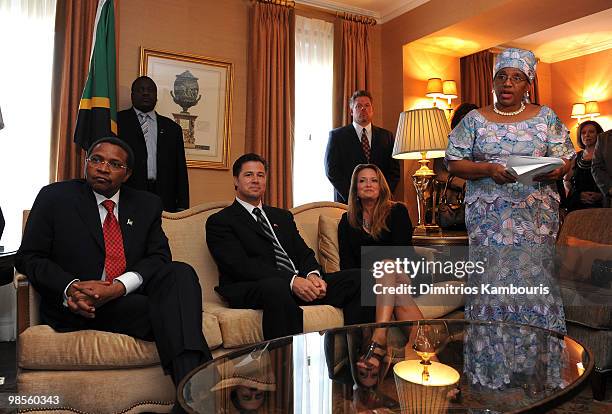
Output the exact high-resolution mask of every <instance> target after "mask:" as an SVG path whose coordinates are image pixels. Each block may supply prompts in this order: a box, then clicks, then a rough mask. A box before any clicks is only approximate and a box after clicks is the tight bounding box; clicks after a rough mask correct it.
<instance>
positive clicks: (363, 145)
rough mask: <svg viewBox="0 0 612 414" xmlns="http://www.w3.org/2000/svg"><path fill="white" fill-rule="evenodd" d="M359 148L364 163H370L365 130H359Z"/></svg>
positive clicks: (368, 145)
mask: <svg viewBox="0 0 612 414" xmlns="http://www.w3.org/2000/svg"><path fill="white" fill-rule="evenodd" d="M361 148H362V149H363V155H365V157H366V161H367V162H370V143H369V142H368V134H367V132H366V129H365V128H364V129H362V130H361Z"/></svg>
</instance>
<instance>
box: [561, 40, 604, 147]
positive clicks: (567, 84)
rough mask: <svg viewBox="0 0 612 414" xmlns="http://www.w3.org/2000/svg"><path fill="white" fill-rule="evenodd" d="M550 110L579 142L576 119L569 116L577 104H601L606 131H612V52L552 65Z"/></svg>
mask: <svg viewBox="0 0 612 414" xmlns="http://www.w3.org/2000/svg"><path fill="white" fill-rule="evenodd" d="M550 66H551V71H550V72H551V80H552V82H551V96H552V100H551V102H552V104H551V107H552V108H553V109H554V110H555V112H556V113H557V114H558V115H559V118H561V121H563V123H564V124H565V125H566V126H567V127H568V128H569V129H570V131H571V136H572V140H573V141H574V143H576V131H577V128H576V127H577V125H578V123H577V120H576V119H573V118H571V117H570V115H571V111H572V104H573V103H574V102H586V101H591V100H595V101H598V102H599V110H600V112H601V116H599V117H597V118H595V121H597V122H598V123H599V124H600V125H601V126H602V127H603V129H604V131H606V130H608V129H611V128H612V49H608V50H604V51H602V52H597V53H592V54H590V55H585V56H580V57H577V58H574V59H568V60H564V61H561V62H557V63H552V64H551V65H550Z"/></svg>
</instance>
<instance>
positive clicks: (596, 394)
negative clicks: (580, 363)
mask: <svg viewBox="0 0 612 414" xmlns="http://www.w3.org/2000/svg"><path fill="white" fill-rule="evenodd" d="M591 389H592V390H593V399H594V400H597V401H602V400H604V399H605V398H606V374H605V373H603V372H601V371H599V370H598V369H594V370H593V374H591Z"/></svg>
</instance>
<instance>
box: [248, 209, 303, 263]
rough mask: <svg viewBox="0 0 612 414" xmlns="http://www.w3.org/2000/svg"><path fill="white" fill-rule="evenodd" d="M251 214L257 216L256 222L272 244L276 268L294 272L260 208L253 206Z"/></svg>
mask: <svg viewBox="0 0 612 414" xmlns="http://www.w3.org/2000/svg"><path fill="white" fill-rule="evenodd" d="M253 214H255V215H256V216H257V222H258V223H259V225H260V226H261V229H262V230H263V231H264V233H266V236H268V238H269V239H270V241H271V242H272V245H273V246H274V258H275V259H276V267H277V268H278V269H282V270H287V271H289V272H291V273H295V269H294V268H293V264H292V263H291V260H290V259H289V256H287V253H285V251H284V250H283V248H282V247H281V245H280V243H279V242H278V240H276V237H274V232H273V231H272V228H270V225H269V224H268V221H267V220H266V219H265V217H264V216H263V214H262V212H261V210H260V209H259V208H257V207H255V208H254V209H253Z"/></svg>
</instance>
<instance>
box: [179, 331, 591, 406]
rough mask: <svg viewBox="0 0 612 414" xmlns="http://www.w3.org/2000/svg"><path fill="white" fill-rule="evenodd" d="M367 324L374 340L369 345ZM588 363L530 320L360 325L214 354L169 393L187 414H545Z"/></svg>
mask: <svg viewBox="0 0 612 414" xmlns="http://www.w3.org/2000/svg"><path fill="white" fill-rule="evenodd" d="M381 328H382V329H381ZM374 329H378V330H377V331H376V338H386V340H381V341H379V342H383V344H381V346H370V344H371V337H372V334H373V332H374ZM384 342H386V343H384ZM368 350H370V351H371V352H370V353H368ZM372 354H377V355H378V356H376V355H372ZM592 368H593V361H592V356H591V354H590V351H588V350H587V349H585V348H584V347H583V346H582V345H581V344H580V343H578V342H577V341H576V340H574V339H572V338H570V337H568V336H565V335H561V334H558V333H555V332H552V331H548V330H545V329H540V328H535V327H531V326H523V325H514V324H506V323H499V322H475V321H465V320H430V321H419V322H400V323H389V324H380V325H376V324H370V325H357V326H350V327H344V328H338V329H332V330H327V331H322V332H315V333H309V334H303V335H296V336H293V337H287V338H280V339H276V340H272V341H266V342H262V343H260V344H256V345H253V346H249V347H247V348H245V349H241V350H240V351H236V352H233V353H229V354H226V355H223V356H221V357H219V358H216V359H215V360H213V361H210V362H209V363H207V364H205V365H202V366H201V367H199V368H197V369H195V370H194V371H192V372H191V373H190V374H189V375H188V376H187V377H186V378H185V379H184V380H183V382H182V383H181V385H180V387H179V395H178V398H179V401H180V403H181V405H182V406H183V407H184V408H185V410H187V412H189V413H279V414H280V413H377V414H380V413H428V414H429V413H519V412H545V411H546V410H547V409H550V408H552V407H554V406H556V405H558V404H559V403H560V402H562V401H564V400H565V399H566V398H569V397H570V396H571V395H572V394H573V392H576V391H578V389H577V387H578V386H579V385H580V384H581V383H582V382H583V381H584V380H585V379H586V378H587V377H588V376H589V374H590V372H591V370H592Z"/></svg>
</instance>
